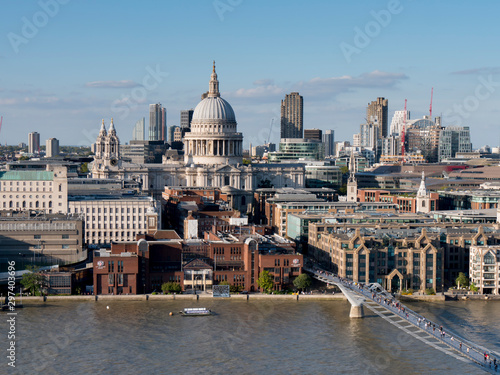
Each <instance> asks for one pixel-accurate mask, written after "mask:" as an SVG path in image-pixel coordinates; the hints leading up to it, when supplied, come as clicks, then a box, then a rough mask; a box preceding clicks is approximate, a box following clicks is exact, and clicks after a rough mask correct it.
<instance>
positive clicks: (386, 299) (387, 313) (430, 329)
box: [304, 266, 500, 374]
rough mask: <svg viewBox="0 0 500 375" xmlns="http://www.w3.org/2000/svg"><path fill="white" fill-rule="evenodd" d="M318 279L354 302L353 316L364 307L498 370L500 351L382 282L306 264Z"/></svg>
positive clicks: (446, 349)
mask: <svg viewBox="0 0 500 375" xmlns="http://www.w3.org/2000/svg"><path fill="white" fill-rule="evenodd" d="M304 270H305V271H306V272H308V273H309V274H311V275H312V276H313V277H314V278H315V279H317V280H319V281H321V282H324V283H326V284H329V285H336V286H337V287H338V288H339V289H340V290H341V291H342V293H343V294H344V295H345V296H346V298H347V300H348V301H349V302H350V303H351V312H350V317H351V318H362V317H363V316H364V307H366V308H367V309H369V310H371V311H372V312H373V313H375V314H376V315H378V316H380V317H381V318H382V319H384V320H386V321H387V322H389V323H390V324H392V325H394V326H396V327H397V328H399V329H401V330H402V331H404V332H406V333H407V334H409V335H411V336H412V337H414V338H416V339H417V340H420V341H422V342H423V343H425V344H427V345H429V346H431V347H433V348H434V349H436V350H439V351H441V352H443V353H445V354H447V355H449V356H451V357H453V358H455V359H457V360H459V361H462V362H465V363H472V364H474V365H475V366H477V367H479V368H481V369H482V370H484V371H486V372H489V373H492V374H494V373H497V369H498V367H499V366H500V354H498V353H496V352H494V351H492V350H489V349H487V348H485V347H483V346H481V345H478V344H476V343H474V342H472V341H470V340H467V339H465V338H463V337H460V336H459V335H457V334H455V333H453V332H452V331H451V330H449V329H447V328H446V327H443V326H442V325H440V324H438V323H436V322H432V321H430V320H429V319H427V318H425V317H423V316H422V315H420V314H418V313H417V312H415V311H413V310H411V309H409V308H408V307H406V306H405V305H403V304H402V303H401V302H400V301H398V300H397V299H395V298H394V297H393V295H391V294H390V293H388V292H387V291H386V290H384V289H383V288H382V286H381V285H380V284H377V283H375V284H360V283H356V282H353V281H352V280H349V279H345V278H341V277H338V276H336V275H334V274H333V273H331V272H328V271H325V270H323V269H321V268H319V267H317V266H309V267H304Z"/></svg>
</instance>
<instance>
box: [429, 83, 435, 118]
mask: <svg viewBox="0 0 500 375" xmlns="http://www.w3.org/2000/svg"><path fill="white" fill-rule="evenodd" d="M433 94H434V87H433V88H432V89H431V106H430V107H429V120H431V121H432V95H433Z"/></svg>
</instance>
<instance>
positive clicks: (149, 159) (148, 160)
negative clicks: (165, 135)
mask: <svg viewBox="0 0 500 375" xmlns="http://www.w3.org/2000/svg"><path fill="white" fill-rule="evenodd" d="M165 151H167V144H166V143H165V142H163V141H130V144H128V145H120V154H121V156H122V158H123V159H124V160H127V161H129V162H131V163H135V164H158V163H161V162H162V157H163V155H164V154H165Z"/></svg>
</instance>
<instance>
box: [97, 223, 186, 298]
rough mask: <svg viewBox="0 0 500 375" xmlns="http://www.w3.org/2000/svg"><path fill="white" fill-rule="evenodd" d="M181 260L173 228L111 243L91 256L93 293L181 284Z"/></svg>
mask: <svg viewBox="0 0 500 375" xmlns="http://www.w3.org/2000/svg"><path fill="white" fill-rule="evenodd" d="M181 260H182V240H181V239H180V237H179V236H178V235H177V233H175V232H174V231H168V230H167V231H157V232H156V233H155V234H154V235H139V236H137V241H130V242H114V243H112V244H111V250H101V251H100V252H96V254H95V256H94V294H96V295H100V294H141V293H151V292H153V291H155V290H156V291H157V292H159V291H161V285H162V284H163V283H164V282H168V281H176V282H179V283H181V284H182V278H183V273H182V272H181Z"/></svg>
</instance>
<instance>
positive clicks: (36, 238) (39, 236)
mask: <svg viewBox="0 0 500 375" xmlns="http://www.w3.org/2000/svg"><path fill="white" fill-rule="evenodd" d="M33 238H34V239H35V240H39V239H41V238H42V235H41V234H35V235H34V236H33Z"/></svg>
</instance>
